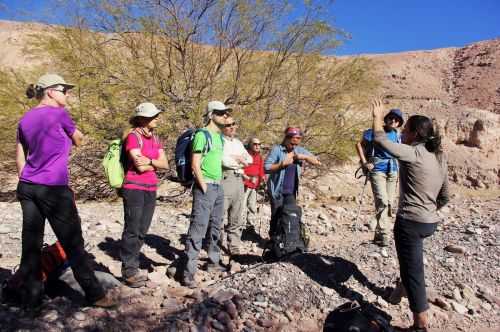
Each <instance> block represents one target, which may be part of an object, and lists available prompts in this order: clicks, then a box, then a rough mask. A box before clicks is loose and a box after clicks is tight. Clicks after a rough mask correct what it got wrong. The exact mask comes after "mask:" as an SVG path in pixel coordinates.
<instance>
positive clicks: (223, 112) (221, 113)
mask: <svg viewBox="0 0 500 332" xmlns="http://www.w3.org/2000/svg"><path fill="white" fill-rule="evenodd" d="M212 113H213V114H215V115H217V116H224V115H226V114H229V113H228V111H227V110H213V111H212Z"/></svg>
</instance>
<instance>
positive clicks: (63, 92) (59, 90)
mask: <svg viewBox="0 0 500 332" xmlns="http://www.w3.org/2000/svg"><path fill="white" fill-rule="evenodd" d="M52 90H54V91H58V92H62V94H64V95H65V94H66V93H68V91H69V89H68V88H66V87H65V86H63V87H62V88H61V89H54V88H52Z"/></svg>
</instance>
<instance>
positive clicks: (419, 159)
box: [375, 131, 449, 223]
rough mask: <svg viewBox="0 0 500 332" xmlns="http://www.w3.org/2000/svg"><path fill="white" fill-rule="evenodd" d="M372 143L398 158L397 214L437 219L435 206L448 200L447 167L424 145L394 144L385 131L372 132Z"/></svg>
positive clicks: (433, 221)
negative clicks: (373, 140) (398, 191)
mask: <svg viewBox="0 0 500 332" xmlns="http://www.w3.org/2000/svg"><path fill="white" fill-rule="evenodd" d="M375 142H377V143H378V144H380V145H381V146H382V147H383V148H384V149H385V150H387V151H388V152H389V153H390V154H392V155H393V156H394V157H396V158H397V159H398V160H399V166H400V173H399V179H400V195H399V208H398V213H397V215H398V217H401V218H404V219H408V220H411V221H416V222H421V223H435V222H438V217H437V214H436V211H437V209H439V208H441V207H442V206H444V205H445V204H446V203H448V201H449V196H448V166H447V163H446V161H445V160H444V158H443V160H441V161H439V160H438V158H437V157H436V155H435V154H434V153H432V152H429V151H427V149H426V148H425V144H423V143H418V144H415V145H406V144H397V143H394V142H392V141H390V140H389V139H388V138H387V135H386V134H385V132H383V131H380V132H375Z"/></svg>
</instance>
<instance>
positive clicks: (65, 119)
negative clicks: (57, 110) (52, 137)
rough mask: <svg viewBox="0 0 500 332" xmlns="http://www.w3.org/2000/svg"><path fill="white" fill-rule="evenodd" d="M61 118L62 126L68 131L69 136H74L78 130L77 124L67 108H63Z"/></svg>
mask: <svg viewBox="0 0 500 332" xmlns="http://www.w3.org/2000/svg"><path fill="white" fill-rule="evenodd" d="M60 119H61V127H62V128H63V130H64V131H65V132H66V135H68V137H71V136H73V134H74V133H75V130H76V125H75V122H74V121H73V119H71V116H70V115H69V113H68V112H67V111H66V110H64V109H62V112H61V117H60Z"/></svg>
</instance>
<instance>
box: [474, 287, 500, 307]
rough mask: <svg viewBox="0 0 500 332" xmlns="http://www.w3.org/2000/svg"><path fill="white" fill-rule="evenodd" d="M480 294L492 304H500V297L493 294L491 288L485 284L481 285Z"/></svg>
mask: <svg viewBox="0 0 500 332" xmlns="http://www.w3.org/2000/svg"><path fill="white" fill-rule="evenodd" d="M479 296H480V297H481V298H483V299H485V300H486V301H488V302H489V303H491V304H496V305H497V306H500V298H499V297H497V296H495V295H493V292H491V291H490V290H489V289H487V288H485V287H483V286H480V287H479Z"/></svg>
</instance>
